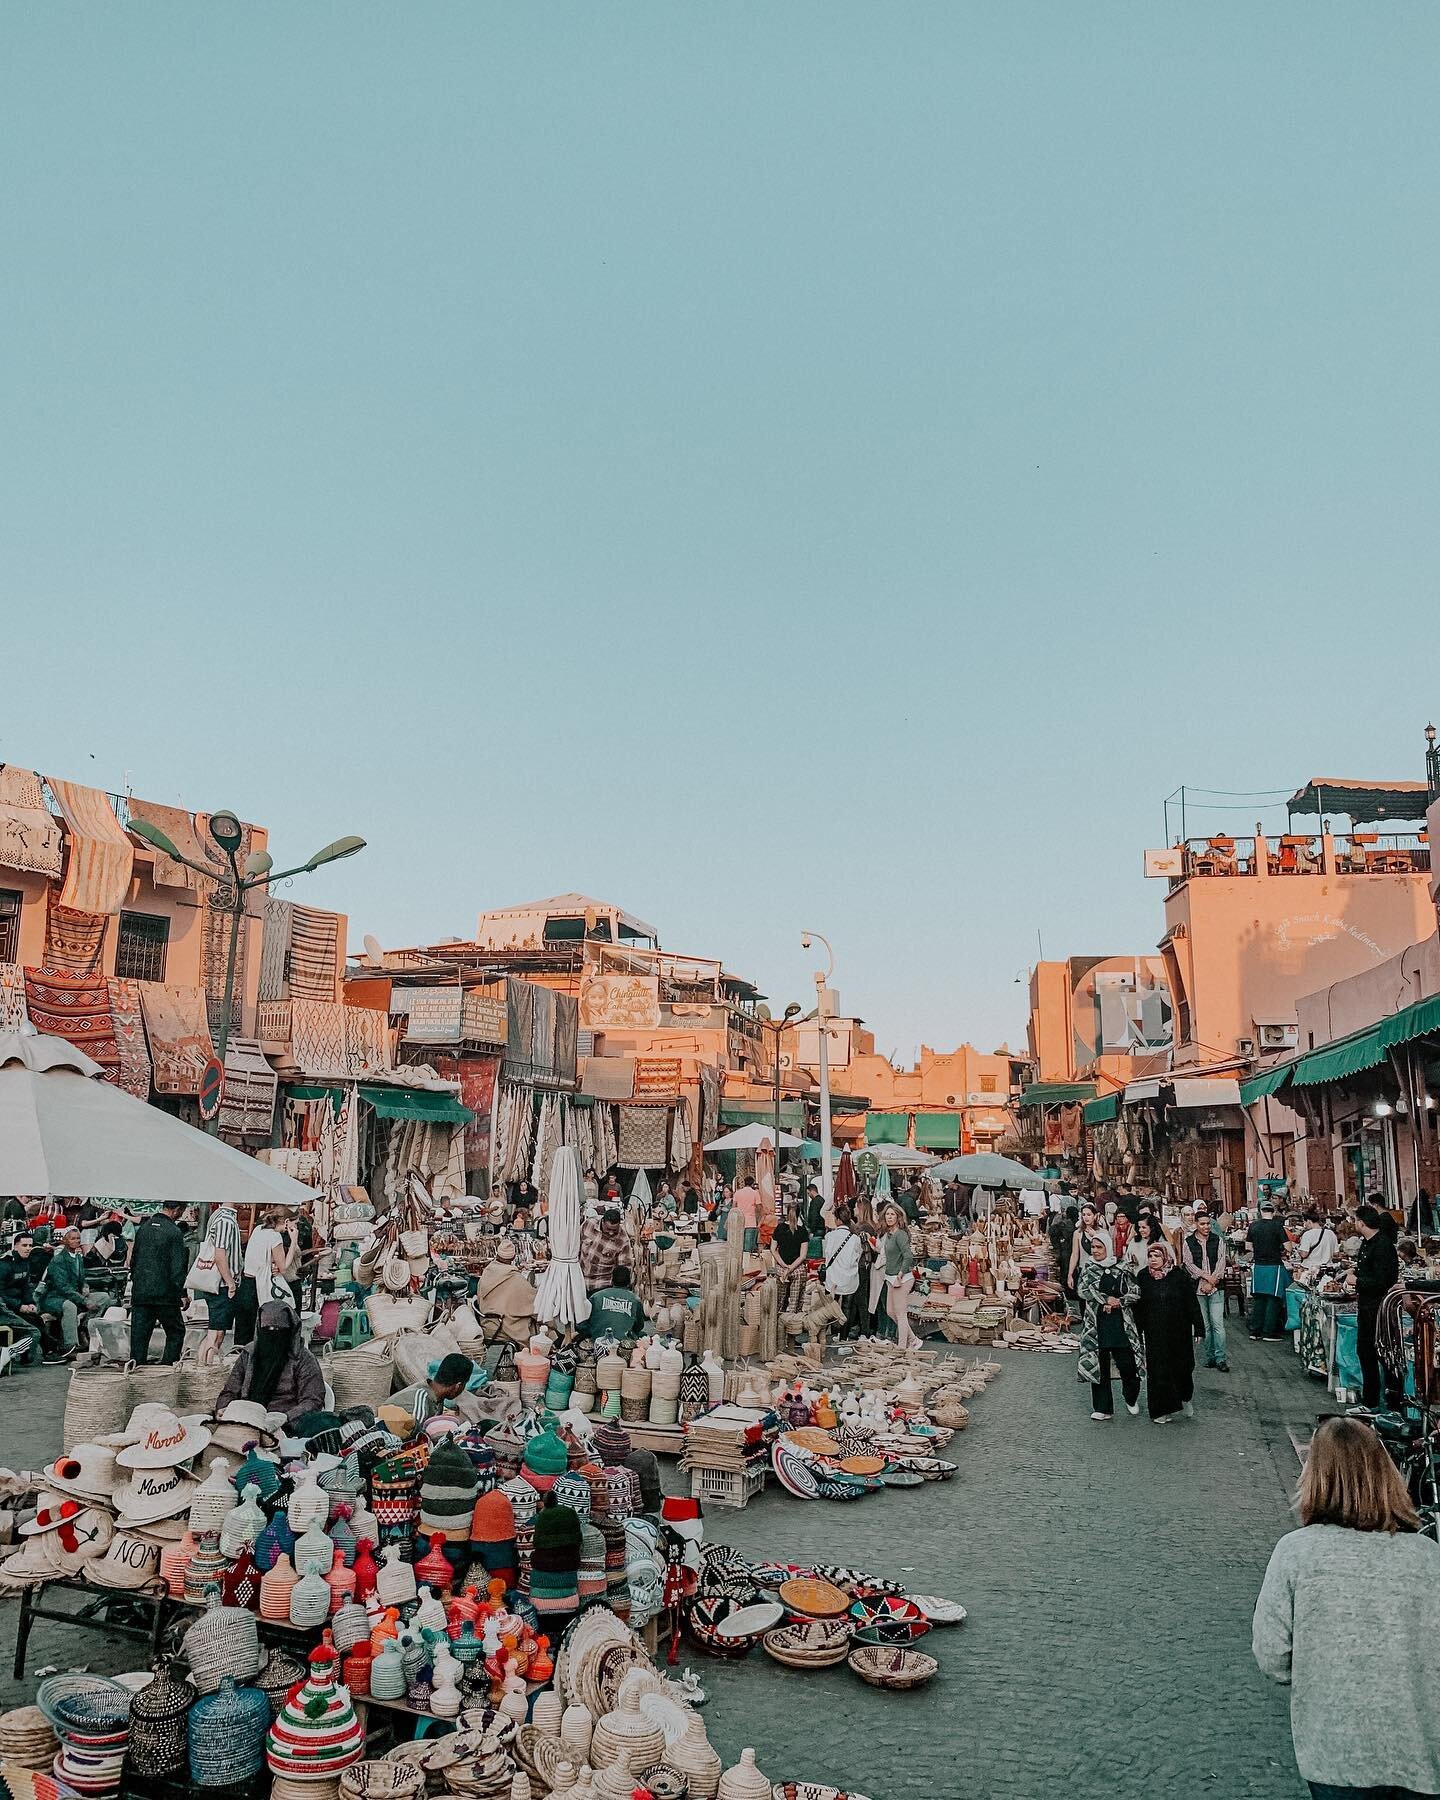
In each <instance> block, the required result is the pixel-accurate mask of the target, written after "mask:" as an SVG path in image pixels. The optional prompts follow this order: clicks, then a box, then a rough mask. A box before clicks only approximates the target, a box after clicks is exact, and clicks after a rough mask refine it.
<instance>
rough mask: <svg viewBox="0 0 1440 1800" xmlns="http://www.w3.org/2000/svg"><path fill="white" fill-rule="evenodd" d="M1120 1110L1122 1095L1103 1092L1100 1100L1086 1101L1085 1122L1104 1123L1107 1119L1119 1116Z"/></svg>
mask: <svg viewBox="0 0 1440 1800" xmlns="http://www.w3.org/2000/svg"><path fill="white" fill-rule="evenodd" d="M1119 1112H1120V1096H1119V1095H1118V1094H1102V1095H1101V1096H1100V1098H1099V1099H1098V1100H1087V1101H1086V1102H1085V1123H1086V1124H1087V1125H1103V1124H1104V1123H1105V1121H1106V1120H1107V1119H1113V1118H1116V1117H1118V1115H1119Z"/></svg>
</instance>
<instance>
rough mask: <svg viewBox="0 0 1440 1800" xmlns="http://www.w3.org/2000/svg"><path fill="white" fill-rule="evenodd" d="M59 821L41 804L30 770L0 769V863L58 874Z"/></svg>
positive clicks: (55, 876)
mask: <svg viewBox="0 0 1440 1800" xmlns="http://www.w3.org/2000/svg"><path fill="white" fill-rule="evenodd" d="M62 849H63V840H62V837H61V832H60V822H59V820H58V819H57V818H56V817H55V815H54V814H53V813H52V812H51V811H50V809H49V807H48V806H46V804H45V795H44V792H43V791H42V789H41V786H40V777H39V776H38V775H37V774H36V773H35V771H34V770H33V769H20V768H16V766H15V765H14V763H6V764H5V765H4V767H3V768H0V863H3V864H4V865H5V867H6V868H7V869H28V870H29V871H30V872H31V874H33V875H48V876H50V877H51V878H52V879H54V880H58V879H59V876H60V866H61V856H62Z"/></svg>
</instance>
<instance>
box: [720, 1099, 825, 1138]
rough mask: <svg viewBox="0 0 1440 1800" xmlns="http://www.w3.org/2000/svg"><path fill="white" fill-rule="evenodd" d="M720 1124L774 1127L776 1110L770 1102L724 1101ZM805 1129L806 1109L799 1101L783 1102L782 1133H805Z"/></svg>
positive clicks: (781, 1107)
mask: <svg viewBox="0 0 1440 1800" xmlns="http://www.w3.org/2000/svg"><path fill="white" fill-rule="evenodd" d="M720 1123H721V1124H722V1125H772V1126H773V1125H774V1123H775V1108H774V1105H773V1104H772V1103H771V1102H770V1101H768V1100H767V1101H765V1102H763V1103H762V1102H761V1101H759V1100H754V1101H745V1100H722V1101H721V1102H720ZM804 1127H805V1108H804V1107H803V1106H802V1105H801V1104H800V1102H799V1101H798V1100H782V1101H781V1102H780V1129H781V1130H782V1131H803V1130H804Z"/></svg>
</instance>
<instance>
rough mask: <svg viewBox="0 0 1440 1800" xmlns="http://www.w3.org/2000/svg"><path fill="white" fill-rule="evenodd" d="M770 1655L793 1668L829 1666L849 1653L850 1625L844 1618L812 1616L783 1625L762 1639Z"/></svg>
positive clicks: (842, 1659) (823, 1667)
mask: <svg viewBox="0 0 1440 1800" xmlns="http://www.w3.org/2000/svg"><path fill="white" fill-rule="evenodd" d="M760 1642H761V1644H762V1645H763V1647H764V1650H765V1654H766V1655H767V1656H772V1657H774V1659H775V1661H776V1662H778V1663H784V1664H785V1665H786V1667H787V1668H791V1669H829V1668H833V1667H834V1666H835V1664H836V1663H842V1662H844V1660H845V1658H846V1657H847V1656H848V1655H849V1654H850V1627H849V1626H848V1625H847V1624H846V1623H845V1621H844V1620H843V1619H810V1620H808V1621H807V1622H806V1623H805V1624H803V1625H783V1626H781V1628H780V1629H779V1630H778V1631H767V1632H766V1633H765V1636H764V1637H763V1638H762V1639H761V1640H760Z"/></svg>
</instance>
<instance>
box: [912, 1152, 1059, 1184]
mask: <svg viewBox="0 0 1440 1800" xmlns="http://www.w3.org/2000/svg"><path fill="white" fill-rule="evenodd" d="M930 1173H931V1174H932V1175H933V1176H934V1178H935V1179H936V1180H937V1181H962V1182H965V1183H967V1184H968V1185H971V1186H975V1187H998V1188H1038V1187H1040V1186H1041V1185H1042V1183H1041V1178H1040V1176H1039V1175H1037V1174H1036V1173H1035V1171H1034V1169H1027V1168H1026V1167H1025V1165H1024V1163H1018V1162H1014V1161H1012V1159H1011V1158H1010V1157H1008V1156H997V1155H996V1153H995V1152H994V1151H993V1150H977V1151H976V1152H975V1154H974V1155H973V1156H952V1157H951V1158H950V1159H949V1161H948V1162H941V1163H936V1164H935V1166H934V1168H933V1169H931V1171H930Z"/></svg>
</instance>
